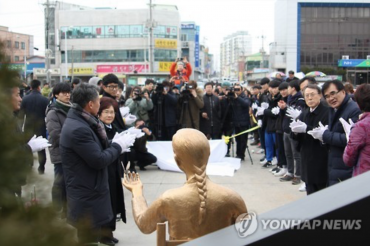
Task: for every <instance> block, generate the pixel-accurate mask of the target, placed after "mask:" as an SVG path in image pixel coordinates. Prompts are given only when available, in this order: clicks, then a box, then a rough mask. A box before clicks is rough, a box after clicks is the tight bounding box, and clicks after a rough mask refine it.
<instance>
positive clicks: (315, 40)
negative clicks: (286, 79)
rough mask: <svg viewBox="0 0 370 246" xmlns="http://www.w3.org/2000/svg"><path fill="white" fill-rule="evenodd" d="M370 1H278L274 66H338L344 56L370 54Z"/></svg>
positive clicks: (282, 68) (272, 47)
mask: <svg viewBox="0 0 370 246" xmlns="http://www.w3.org/2000/svg"><path fill="white" fill-rule="evenodd" d="M369 31H370V1H369V0H362V1H356V2H350V1H346V0H335V1H325V2H323V1H318V0H306V1H300V0H289V1H288V0H277V1H276V3H275V42H273V43H271V44H270V68H271V69H272V70H278V71H282V72H287V71H289V70H294V71H301V70H302V69H305V68H331V69H338V61H339V60H341V59H343V58H344V59H367V56H368V55H370V32H369Z"/></svg>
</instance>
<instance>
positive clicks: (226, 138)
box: [224, 126, 260, 144]
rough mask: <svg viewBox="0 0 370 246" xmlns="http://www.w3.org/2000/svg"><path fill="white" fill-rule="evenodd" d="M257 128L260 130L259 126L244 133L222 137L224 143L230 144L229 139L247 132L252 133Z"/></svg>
mask: <svg viewBox="0 0 370 246" xmlns="http://www.w3.org/2000/svg"><path fill="white" fill-rule="evenodd" d="M259 128H260V126H256V127H253V128H250V129H248V130H246V131H244V132H239V133H238V134H235V135H232V136H230V137H228V136H224V141H225V143H226V144H228V143H229V142H230V139H231V138H235V137H237V136H240V135H243V134H245V133H248V132H253V131H254V130H257V129H259Z"/></svg>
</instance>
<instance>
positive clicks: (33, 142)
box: [27, 135, 51, 152]
mask: <svg viewBox="0 0 370 246" xmlns="http://www.w3.org/2000/svg"><path fill="white" fill-rule="evenodd" d="M27 144H28V145H29V146H30V147H31V150H32V152H38V151H41V150H43V149H46V148H47V147H50V146H51V144H49V143H48V140H47V139H46V138H43V137H42V136H39V137H37V138H36V135H33V137H32V138H31V139H30V141H28V143H27Z"/></svg>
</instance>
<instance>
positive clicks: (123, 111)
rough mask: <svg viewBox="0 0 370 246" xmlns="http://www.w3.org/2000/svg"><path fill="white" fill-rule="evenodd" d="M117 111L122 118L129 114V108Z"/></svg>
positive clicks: (121, 108)
mask: <svg viewBox="0 0 370 246" xmlns="http://www.w3.org/2000/svg"><path fill="white" fill-rule="evenodd" d="M119 111H120V112H121V115H122V117H123V118H125V117H126V116H127V115H128V114H129V113H130V108H129V107H120V108H119Z"/></svg>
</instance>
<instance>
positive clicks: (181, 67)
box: [170, 57, 193, 85]
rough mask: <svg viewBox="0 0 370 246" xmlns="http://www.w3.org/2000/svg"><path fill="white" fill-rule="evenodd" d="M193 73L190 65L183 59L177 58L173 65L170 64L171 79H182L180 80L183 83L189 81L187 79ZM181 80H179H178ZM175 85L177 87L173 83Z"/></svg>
mask: <svg viewBox="0 0 370 246" xmlns="http://www.w3.org/2000/svg"><path fill="white" fill-rule="evenodd" d="M176 65H177V70H176ZM185 66H186V68H185ZM192 72H193V70H192V68H191V65H190V63H189V62H188V60H187V59H186V57H184V58H177V59H176V61H175V62H174V63H172V64H171V68H170V74H171V78H173V77H182V80H184V81H189V78H190V76H191V73H192ZM178 79H180V80H181V78H178ZM175 85H177V84H176V83H175Z"/></svg>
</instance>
